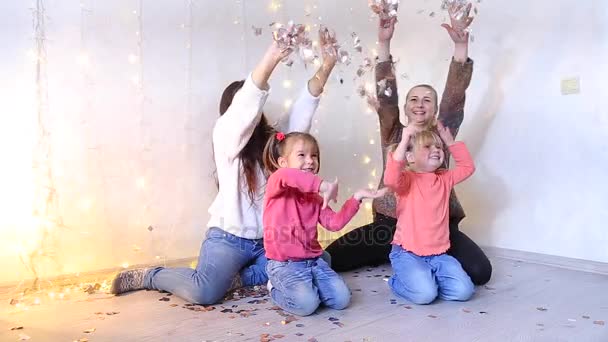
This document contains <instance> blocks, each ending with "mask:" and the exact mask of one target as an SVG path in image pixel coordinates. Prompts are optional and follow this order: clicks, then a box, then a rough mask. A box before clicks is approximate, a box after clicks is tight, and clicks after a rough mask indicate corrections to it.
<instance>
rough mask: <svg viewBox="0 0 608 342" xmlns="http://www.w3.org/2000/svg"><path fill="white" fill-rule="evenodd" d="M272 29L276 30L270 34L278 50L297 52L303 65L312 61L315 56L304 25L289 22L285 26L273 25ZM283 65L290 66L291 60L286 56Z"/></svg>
mask: <svg viewBox="0 0 608 342" xmlns="http://www.w3.org/2000/svg"><path fill="white" fill-rule="evenodd" d="M274 27H275V28H277V29H276V31H274V32H273V33H272V36H273V38H274V40H275V41H276V42H277V44H278V45H279V48H280V49H282V50H288V49H290V50H293V51H297V53H298V55H299V56H300V58H301V59H302V60H303V62H304V64H308V63H311V62H312V61H313V60H314V58H315V57H316V56H315V53H314V51H313V49H312V41H311V40H310V38H308V32H307V31H306V27H305V26H304V25H302V24H294V22H293V21H289V22H288V23H287V25H286V26H283V25H281V24H275V25H274ZM283 63H284V64H285V65H287V66H291V65H292V64H293V60H292V59H291V58H290V57H289V56H287V57H285V59H283Z"/></svg>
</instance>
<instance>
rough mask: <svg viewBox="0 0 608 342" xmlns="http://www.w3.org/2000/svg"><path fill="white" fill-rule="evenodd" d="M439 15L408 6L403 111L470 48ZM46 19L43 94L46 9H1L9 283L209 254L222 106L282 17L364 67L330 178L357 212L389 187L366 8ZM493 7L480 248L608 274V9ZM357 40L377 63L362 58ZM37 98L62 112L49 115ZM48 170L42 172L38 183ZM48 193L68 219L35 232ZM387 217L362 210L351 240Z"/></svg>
mask: <svg viewBox="0 0 608 342" xmlns="http://www.w3.org/2000/svg"><path fill="white" fill-rule="evenodd" d="M440 3H441V1H440V0H412V1H402V4H401V8H400V12H399V21H400V22H399V24H398V26H397V30H396V33H395V38H394V40H393V55H394V56H396V57H397V58H399V60H400V61H399V63H398V64H397V68H398V74H399V75H400V76H399V87H400V88H399V89H400V95H402V96H401V98H400V100H401V103H403V96H404V94H405V92H406V91H407V89H408V88H409V87H410V86H412V85H414V84H417V83H430V84H433V85H435V86H436V87H437V88H438V90H439V91H441V89H442V87H443V83H444V81H445V77H446V72H447V66H448V59H449V57H450V56H451V53H452V46H451V42H450V40H449V38H448V36H447V34H446V33H445V32H444V31H443V29H442V28H441V27H440V26H439V25H440V24H441V23H442V22H444V20H445V17H446V13H444V12H442V11H441V10H440ZM43 4H44V6H45V14H46V17H45V19H46V21H45V25H44V33H45V34H46V40H45V41H44V42H45V47H46V59H45V62H46V63H42V64H43V67H44V68H43V70H42V71H43V74H41V75H42V76H44V75H45V73H44V72H46V78H44V77H42V78H40V79H39V81H38V82H37V78H36V64H37V62H36V58H37V57H36V56H37V52H38V51H39V50H38V49H37V46H36V42H35V37H36V35H35V29H34V27H33V25H32V18H33V13H32V11H31V9H32V8H35V5H36V4H35V2H33V1H21V0H7V1H2V3H1V4H0V18H1V20H0V27H1V30H0V41H2V42H3V48H2V49H3V53H2V54H0V71H1V72H0V75H2V77H0V94H2V95H0V103H1V104H2V107H0V108H1V111H0V115H1V118H2V123H3V125H2V126H1V128H0V153H1V154H2V156H3V160H4V162H3V164H2V165H3V166H2V169H1V170H0V172H1V175H2V176H1V177H0V189H2V190H1V191H0V207H1V208H2V215H0V268H2V269H3V272H2V273H1V274H0V283H1V282H11V281H15V280H19V279H24V278H31V277H32V276H33V274H32V273H31V272H30V270H28V269H27V267H25V265H24V263H23V262H22V261H24V262H25V264H28V262H30V261H33V262H34V265H35V268H36V270H37V271H38V274H39V275H40V276H51V275H56V274H64V273H77V272H83V271H91V270H97V269H101V268H112V267H117V266H120V265H125V266H126V265H127V264H129V265H133V264H147V263H153V262H162V261H163V260H168V259H177V258H183V257H192V256H195V255H197V253H198V249H199V246H200V243H201V241H202V239H203V236H204V232H205V229H206V228H205V225H206V222H207V219H208V214H207V207H208V206H209V204H210V203H211V201H212V200H213V197H214V195H215V191H216V190H215V183H214V181H213V171H214V167H213V162H212V159H211V144H210V133H211V128H212V125H213V122H214V120H215V118H216V117H217V116H218V103H219V96H220V94H221V91H222V90H223V88H224V87H225V86H226V85H227V84H228V83H229V82H231V81H232V80H235V79H240V78H243V77H244V76H245V75H246V74H247V73H248V71H249V70H250V69H251V68H252V67H253V66H254V65H255V63H256V62H257V60H258V59H259V58H260V57H261V55H262V53H263V51H264V49H265V48H266V46H267V45H268V43H269V42H270V39H271V36H270V28H269V24H270V23H272V22H275V21H277V22H286V21H287V20H289V19H293V20H294V21H295V22H298V23H304V24H308V25H310V26H311V30H312V31H313V32H316V25H318V24H319V23H323V24H325V25H326V26H329V27H330V28H332V29H334V30H335V31H336V32H337V35H338V38H339V40H340V42H341V43H342V44H343V45H344V46H345V47H346V48H347V49H348V50H349V51H351V53H353V63H352V64H351V65H350V66H344V65H339V66H338V67H337V68H336V70H335V71H334V73H333V75H332V77H331V79H330V81H329V82H328V85H327V86H326V92H325V94H324V98H323V100H322V102H321V105H320V108H319V110H318V112H317V115H316V117H315V123H314V125H313V133H314V134H315V135H316V136H317V137H318V138H319V140H320V143H321V148H322V149H323V153H322V156H323V161H322V164H323V169H322V172H321V173H322V175H324V176H327V177H333V176H336V175H337V176H339V177H340V179H341V181H342V187H341V189H342V194H341V197H342V199H345V198H346V197H347V196H348V195H349V192H350V191H352V190H353V189H355V188H359V187H365V186H368V185H369V184H371V185H372V186H373V185H375V184H376V183H377V181H378V175H379V174H380V171H381V167H382V164H381V155H380V147H379V145H378V140H379V133H378V131H377V118H376V115H375V113H373V112H371V111H370V110H369V108H368V107H367V105H366V104H365V101H363V100H362V99H361V98H360V97H359V96H358V95H357V94H356V88H357V86H358V85H360V84H364V83H371V82H372V78H371V76H372V73H371V72H368V73H367V74H365V75H364V76H363V77H361V78H358V77H356V75H355V73H356V70H357V68H358V65H359V64H360V63H361V61H362V58H363V57H373V56H374V48H375V40H376V39H375V27H376V21H375V19H374V18H371V16H370V15H371V12H370V10H369V9H368V7H367V1H364V0H360V1H352V0H348V1H347V0H335V1H320V0H316V1H315V0H297V1H296V0H284V1H269V0H263V1H262V0H249V1H245V0H241V1H238V0H237V1H208V0H206V1H203V0H194V1H187V0H184V1H160V0H156V1H154V0H145V1H139V0H132V1H118V0H108V1H93V0H82V1H75V0H74V1H60V0H46V1H43ZM476 6H477V7H478V9H479V16H478V18H476V19H475V22H474V23H473V26H472V28H473V32H472V34H473V37H474V42H472V43H471V47H470V54H471V56H472V58H473V59H474V60H475V71H474V75H473V81H472V84H471V87H470V89H469V92H468V98H467V106H466V113H465V121H464V124H463V128H462V130H461V133H460V134H461V135H460V138H461V139H463V140H465V141H466V142H467V143H468V144H469V146H470V147H471V149H472V151H473V155H474V158H475V160H476V162H477V165H478V169H477V173H476V174H475V175H474V176H473V177H472V178H471V179H470V180H468V181H467V182H465V183H464V184H462V185H461V186H460V187H459V188H458V193H459V195H460V198H461V201H462V202H463V205H464V207H465V210H466V212H467V214H468V217H467V219H466V220H465V221H464V222H463V224H462V229H463V231H465V232H467V233H468V234H470V235H471V237H472V238H473V239H474V240H475V241H477V242H478V243H480V244H481V245H488V246H497V247H506V248H512V249H518V250H525V251H533V252H540V253H547V254H552V255H560V256H566V257H573V258H582V259H588V260H594V261H601V262H608V249H607V248H606V245H607V244H608V233H607V230H606V229H605V223H606V222H608V211H607V210H606V209H605V208H606V205H607V204H608V185H606V184H608V183H607V182H605V181H604V179H603V178H604V177H605V172H602V171H603V169H604V168H605V167H607V166H608V152H607V149H606V136H607V135H606V132H607V128H608V113H607V112H606V110H607V109H606V108H608V101H607V99H606V90H605V86H603V84H600V77H603V78H605V77H606V76H607V75H608V66H607V62H606V61H607V60H608V58H607V57H608V52H607V49H608V48H607V45H608V44H607V42H608V39H607V38H608V37H607V33H608V27H607V25H608V4H606V3H605V2H604V1H602V0H589V1H585V2H580V1H574V0H558V1H550V0H539V1H534V2H533V3H532V4H530V3H529V2H527V1H523V0H514V1H510V2H509V3H508V5H505V3H504V2H496V1H483V2H481V3H476ZM252 27H261V28H262V35H261V36H256V35H255V34H254V30H253V28H252ZM352 32H355V33H356V34H358V35H359V37H360V38H361V41H362V46H363V48H364V49H363V53H362V54H359V53H355V52H353V49H352V44H351V40H352V38H351V33H352ZM313 69H314V68H311V67H309V68H308V69H305V68H304V67H303V65H302V64H300V63H298V62H296V63H295V64H294V65H293V66H292V67H291V68H288V67H286V66H284V65H281V66H279V67H278V68H277V70H276V71H275V73H274V74H273V77H272V79H271V84H272V86H273V89H272V93H271V96H270V99H269V103H268V104H267V106H266V113H267V114H268V115H269V116H270V117H271V118H272V119H273V120H278V118H279V117H280V116H281V115H282V114H283V113H284V112H285V111H286V109H285V107H286V106H287V105H288V104H289V102H290V101H291V100H293V99H294V97H295V96H296V95H297V94H298V92H299V91H300V88H301V87H302V86H303V85H304V84H305V81H306V80H307V79H308V78H309V77H311V75H312V74H313V72H314V70H313ZM571 77H578V78H579V79H580V82H581V92H580V94H574V95H567V96H564V95H562V94H561V93H560V82H561V80H562V79H564V78H571ZM603 78H602V81H603ZM339 79H342V80H343V84H341V83H340V82H339ZM37 84H40V85H42V89H43V92H42V95H46V96H47V97H44V98H47V99H48V101H45V102H44V103H45V104H46V106H44V107H43V108H42V109H41V110H40V111H39V110H38V109H37V106H36V103H37V98H38V97H37V95H36V86H37ZM39 112H40V113H41V114H42V117H41V121H39V119H38V113H39ZM40 122H42V126H41V125H40V124H39V123H40ZM40 127H43V128H45V129H46V130H47V131H48V132H50V135H49V139H47V140H43V142H44V144H43V147H48V148H50V150H49V151H50V154H41V153H40V151H41V149H40V145H37V144H36V143H37V142H39V141H40V137H41V136H42V135H41V133H40V131H39V128H40ZM41 155H42V156H43V157H42V158H40V156H41ZM34 157H39V158H38V159H37V160H42V161H43V163H41V164H39V166H40V167H38V168H33V167H32V160H33V159H34ZM43 171H44V172H43ZM48 171H50V173H49V172H48ZM41 175H44V176H41ZM49 175H51V176H50V177H49ZM49 180H50V181H51V182H49ZM47 185H48V186H50V187H51V188H52V189H54V190H55V191H56V192H55V194H56V197H53V198H52V199H53V201H52V204H56V206H55V207H52V208H51V209H52V210H50V211H48V212H47V213H48V215H47V216H48V217H46V218H45V217H42V219H40V218H39V219H38V220H33V219H32V216H33V215H32V212H33V209H38V211H40V207H41V205H40V202H37V201H39V200H40V195H39V194H40V191H37V190H40V189H45V187H46V186H47ZM349 190H350V191H349ZM43 202H44V201H43ZM39 216H44V215H39ZM49 217H50V218H51V219H50V220H49ZM370 218H371V215H370V211H369V208H364V209H362V210H361V212H360V214H359V215H358V216H357V218H356V219H355V220H354V221H353V223H352V225H351V228H352V227H355V226H358V225H361V224H365V223H368V222H369V220H370ZM58 223H63V224H58Z"/></svg>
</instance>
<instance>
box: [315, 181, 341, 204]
mask: <svg viewBox="0 0 608 342" xmlns="http://www.w3.org/2000/svg"><path fill="white" fill-rule="evenodd" d="M319 192H320V193H321V196H323V206H322V208H323V209H325V208H327V205H328V204H329V201H334V202H335V201H336V200H337V199H338V178H337V177H336V180H335V181H333V182H328V181H323V182H322V183H321V186H320V187H319Z"/></svg>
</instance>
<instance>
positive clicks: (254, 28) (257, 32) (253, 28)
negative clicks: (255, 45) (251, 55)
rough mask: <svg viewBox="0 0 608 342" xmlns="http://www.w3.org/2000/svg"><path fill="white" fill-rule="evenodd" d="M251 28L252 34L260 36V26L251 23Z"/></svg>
mask: <svg viewBox="0 0 608 342" xmlns="http://www.w3.org/2000/svg"><path fill="white" fill-rule="evenodd" d="M251 29H252V30H253V34H254V35H256V36H261V35H262V28H261V27H255V26H253V25H251Z"/></svg>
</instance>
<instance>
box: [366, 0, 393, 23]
mask: <svg viewBox="0 0 608 342" xmlns="http://www.w3.org/2000/svg"><path fill="white" fill-rule="evenodd" d="M369 8H371V10H372V11H373V12H374V13H376V14H377V15H378V16H379V17H380V19H382V20H387V19H391V18H394V17H396V16H397V9H398V8H399V0H369Z"/></svg>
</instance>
